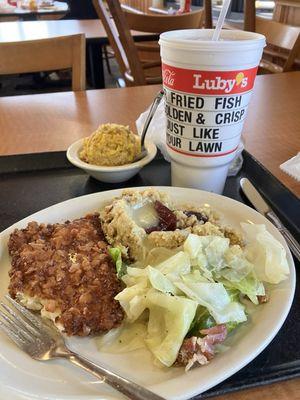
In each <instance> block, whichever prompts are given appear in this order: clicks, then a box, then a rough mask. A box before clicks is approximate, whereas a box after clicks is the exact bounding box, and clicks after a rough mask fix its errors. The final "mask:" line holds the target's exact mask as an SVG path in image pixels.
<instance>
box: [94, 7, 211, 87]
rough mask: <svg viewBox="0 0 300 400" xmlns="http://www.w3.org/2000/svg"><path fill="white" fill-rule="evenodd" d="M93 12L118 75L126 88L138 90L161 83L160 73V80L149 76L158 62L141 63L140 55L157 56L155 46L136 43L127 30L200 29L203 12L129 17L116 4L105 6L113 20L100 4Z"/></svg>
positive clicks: (127, 13) (152, 31)
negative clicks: (118, 71)
mask: <svg viewBox="0 0 300 400" xmlns="http://www.w3.org/2000/svg"><path fill="white" fill-rule="evenodd" d="M93 4H94V6H95V10H96V12H97V14H98V16H99V18H100V19H101V20H102V23H103V25H104V28H105V30H106V33H107V36H108V39H109V42H110V45H111V47H112V49H113V51H114V53H115V57H116V59H117V62H118V64H119V67H120V70H121V73H122V75H123V77H124V79H125V82H126V85H127V86H138V85H146V84H153V83H161V81H162V80H161V70H160V68H159V76H152V74H151V73H148V71H150V70H151V69H153V68H155V67H160V64H161V63H160V59H157V60H154V61H153V60H150V61H148V60H141V59H140V57H139V51H140V52H141V51H143V52H147V53H149V52H150V53H156V54H157V55H158V54H159V47H158V44H157V42H155V43H153V42H151V43H150V44H149V43H145V42H144V43H135V42H134V40H133V38H132V36H131V33H130V29H132V30H137V31H140V32H149V33H155V34H159V33H162V32H165V31H168V30H175V29H187V28H199V27H200V26H202V17H203V11H202V10H199V11H195V12H191V13H189V14H182V15H176V16H170V15H147V14H144V13H141V12H140V11H138V12H137V13H131V12H130V13H129V12H128V11H123V10H122V8H121V5H120V3H119V1H118V0H107V1H106V5H107V7H108V9H109V11H110V13H111V16H112V18H113V20H112V19H111V18H110V15H109V13H108V11H107V9H106V6H105V4H104V3H103V1H102V0H93Z"/></svg>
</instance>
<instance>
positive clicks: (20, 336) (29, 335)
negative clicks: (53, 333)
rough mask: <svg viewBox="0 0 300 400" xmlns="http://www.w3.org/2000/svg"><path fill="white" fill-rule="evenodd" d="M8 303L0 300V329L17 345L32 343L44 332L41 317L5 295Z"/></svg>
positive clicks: (44, 328) (44, 327)
mask: <svg viewBox="0 0 300 400" xmlns="http://www.w3.org/2000/svg"><path fill="white" fill-rule="evenodd" d="M5 299H6V300H7V301H8V303H9V304H5V303H3V302H2V301H0V329H1V330H2V331H3V332H4V333H6V335H7V336H9V337H10V338H11V339H12V340H13V341H14V342H15V343H16V344H17V345H19V346H22V344H26V343H33V342H34V341H36V340H37V339H38V338H39V337H41V336H42V335H43V333H44V334H46V326H45V324H44V323H43V322H42V320H41V318H39V317H38V316H36V315H34V314H33V313H31V312H30V311H28V310H27V309H26V308H25V307H23V306H22V305H21V304H19V303H17V302H16V301H15V300H14V299H12V298H11V297H10V296H8V295H5Z"/></svg>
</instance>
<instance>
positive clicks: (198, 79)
mask: <svg viewBox="0 0 300 400" xmlns="http://www.w3.org/2000/svg"><path fill="white" fill-rule="evenodd" d="M193 76H194V79H195V82H194V85H193V88H194V89H201V90H207V91H209V90H224V92H225V93H231V92H232V90H233V89H234V87H235V86H240V87H241V88H245V87H247V85H248V77H247V76H245V74H244V73H243V72H238V73H237V74H236V76H235V78H234V79H222V78H221V76H216V77H215V79H203V77H202V74H194V75H193ZM173 81H174V79H173ZM173 85H174V82H173ZM173 85H172V86H173Z"/></svg>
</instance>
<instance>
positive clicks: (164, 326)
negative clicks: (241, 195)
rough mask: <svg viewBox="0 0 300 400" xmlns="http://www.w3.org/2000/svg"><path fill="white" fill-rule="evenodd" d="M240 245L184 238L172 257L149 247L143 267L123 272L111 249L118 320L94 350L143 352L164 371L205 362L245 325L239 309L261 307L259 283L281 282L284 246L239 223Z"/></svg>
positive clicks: (285, 273)
mask: <svg viewBox="0 0 300 400" xmlns="http://www.w3.org/2000/svg"><path fill="white" fill-rule="evenodd" d="M241 226H242V231H243V235H244V239H245V246H244V247H241V246H239V245H230V241H229V239H228V238H225V237H220V236H197V235H194V234H190V235H189V236H188V237H187V239H186V241H185V242H184V245H183V246H181V247H179V248H176V249H174V250H169V249H165V248H155V249H153V250H151V251H150V253H149V255H148V258H147V260H146V262H145V263H143V264H142V263H135V264H132V265H127V264H126V263H124V261H123V260H122V257H121V250H120V249H119V248H111V249H110V254H111V256H112V258H113V260H114V262H115V264H116V269H117V275H118V277H119V279H121V280H122V281H123V283H124V289H123V290H122V291H121V292H120V293H119V294H118V295H117V296H116V300H118V301H119V302H120V304H121V306H122V308H123V309H124V312H125V315H126V319H125V322H124V323H123V325H122V326H121V327H120V328H117V329H114V330H112V331H110V332H109V333H107V334H106V335H104V336H102V338H101V339H100V348H101V349H102V351H113V352H127V351H132V350H136V349H139V348H142V347H146V348H147V349H148V350H150V352H151V353H152V354H153V356H154V358H155V360H156V362H159V363H160V364H162V365H164V366H166V367H170V366H172V365H174V364H177V365H184V366H186V367H187V369H189V368H190V367H191V366H193V365H194V364H197V363H198V364H206V363H207V362H209V361H210V360H211V359H212V358H213V356H214V354H215V352H216V351H217V350H218V345H220V344H221V343H223V342H224V341H226V337H227V336H228V334H229V333H230V332H231V331H232V330H234V329H238V327H239V325H240V324H242V323H244V322H245V321H247V318H248V315H247V304H250V302H252V303H253V304H254V305H257V306H258V305H259V303H262V302H265V301H267V296H266V290H265V286H264V282H268V283H270V284H277V283H279V282H280V281H282V280H284V279H286V278H287V276H288V274H289V267H288V263H287V259H286V252H285V249H284V247H283V246H282V245H281V244H280V243H279V242H278V241H277V240H276V239H275V238H274V237H273V236H272V235H271V234H270V233H269V232H268V231H267V230H266V228H265V226H264V225H254V224H250V223H242V224H241Z"/></svg>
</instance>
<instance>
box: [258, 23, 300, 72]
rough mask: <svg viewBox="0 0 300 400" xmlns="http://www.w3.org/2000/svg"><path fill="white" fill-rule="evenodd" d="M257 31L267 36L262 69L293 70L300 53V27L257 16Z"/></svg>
mask: <svg viewBox="0 0 300 400" xmlns="http://www.w3.org/2000/svg"><path fill="white" fill-rule="evenodd" d="M256 32H258V33H261V34H263V35H265V36H266V40H267V45H268V47H267V48H266V49H265V51H264V55H263V59H262V61H261V63H260V68H261V71H262V72H263V71H266V72H271V73H277V72H287V71H291V70H292V68H293V64H294V62H295V60H296V57H297V56H299V55H300V27H296V26H290V25H285V24H282V23H280V22H276V21H272V20H267V19H265V18H260V17H256ZM268 58H269V59H268ZM274 59H279V60H278V61H279V62H280V61H281V63H278V64H277V63H275V62H274V61H273V60H274ZM280 64H281V65H280Z"/></svg>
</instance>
